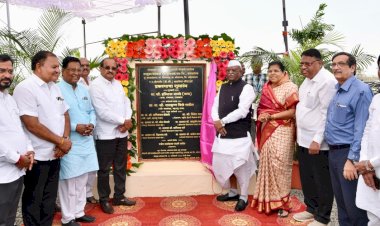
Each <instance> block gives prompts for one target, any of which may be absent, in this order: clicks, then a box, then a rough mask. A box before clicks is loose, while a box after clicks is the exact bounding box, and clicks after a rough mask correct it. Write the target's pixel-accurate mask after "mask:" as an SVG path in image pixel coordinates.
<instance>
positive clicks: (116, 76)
mask: <svg viewBox="0 0 380 226" xmlns="http://www.w3.org/2000/svg"><path fill="white" fill-rule="evenodd" d="M122 77H123V75H122V74H121V73H117V74H116V75H115V79H116V80H119V81H120V80H121V78H122Z"/></svg>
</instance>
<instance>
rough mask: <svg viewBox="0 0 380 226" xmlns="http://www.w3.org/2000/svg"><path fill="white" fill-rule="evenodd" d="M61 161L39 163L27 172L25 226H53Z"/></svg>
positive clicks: (24, 194) (24, 197)
mask: <svg viewBox="0 0 380 226" xmlns="http://www.w3.org/2000/svg"><path fill="white" fill-rule="evenodd" d="M59 169H60V160H59V159H55V160H52V161H37V163H36V164H34V165H33V168H32V170H31V171H26V175H25V178H24V185H25V188H24V193H23V194H22V218H23V221H24V225H25V226H31V225H33V226H34V225H35V226H37V225H38V226H45V225H46V226H51V225H52V223H53V217H54V206H55V200H56V199H57V191H58V179H59Z"/></svg>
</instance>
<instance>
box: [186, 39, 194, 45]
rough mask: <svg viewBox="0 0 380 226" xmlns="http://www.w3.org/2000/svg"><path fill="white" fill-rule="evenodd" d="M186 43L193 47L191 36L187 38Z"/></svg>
mask: <svg viewBox="0 0 380 226" xmlns="http://www.w3.org/2000/svg"><path fill="white" fill-rule="evenodd" d="M186 45H187V46H192V47H194V46H195V40H194V39H193V38H189V39H187V41H186Z"/></svg>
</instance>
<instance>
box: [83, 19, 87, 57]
mask: <svg viewBox="0 0 380 226" xmlns="http://www.w3.org/2000/svg"><path fill="white" fill-rule="evenodd" d="M82 24H83V48H84V57H85V58H87V46H86V20H85V19H84V18H82Z"/></svg>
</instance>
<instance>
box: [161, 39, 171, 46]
mask: <svg viewBox="0 0 380 226" xmlns="http://www.w3.org/2000/svg"><path fill="white" fill-rule="evenodd" d="M161 43H162V45H163V46H166V45H168V44H169V40H168V39H167V38H163V39H162V40H161Z"/></svg>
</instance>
